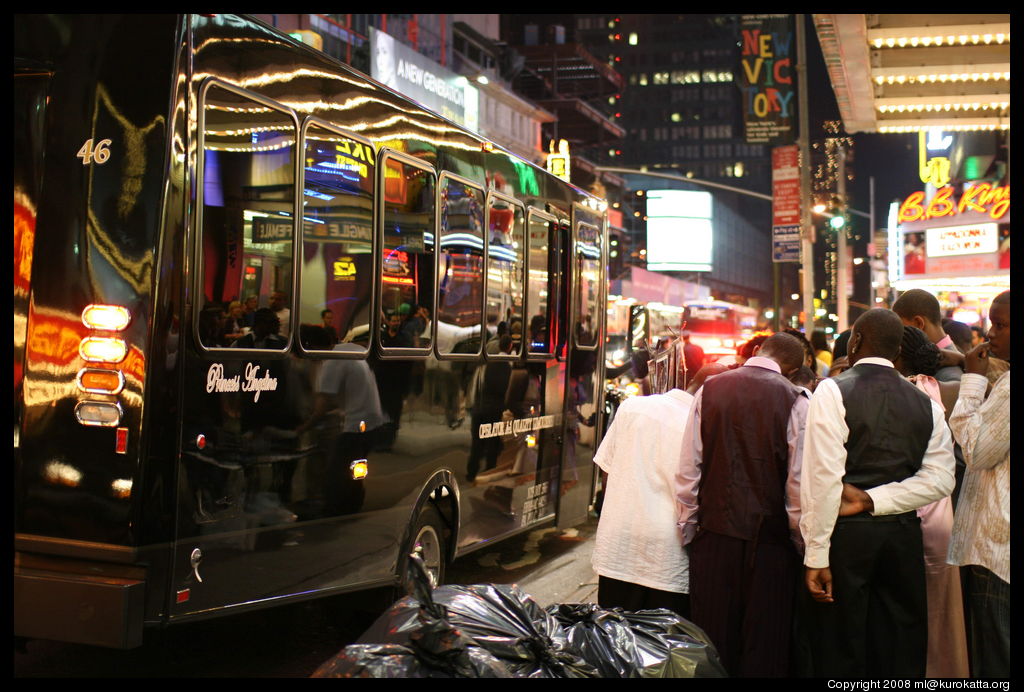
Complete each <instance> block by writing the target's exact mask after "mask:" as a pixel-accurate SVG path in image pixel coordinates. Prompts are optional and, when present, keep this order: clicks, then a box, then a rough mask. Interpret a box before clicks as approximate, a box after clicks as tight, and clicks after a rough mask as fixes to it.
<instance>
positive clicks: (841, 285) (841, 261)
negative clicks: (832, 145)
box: [836, 144, 850, 333]
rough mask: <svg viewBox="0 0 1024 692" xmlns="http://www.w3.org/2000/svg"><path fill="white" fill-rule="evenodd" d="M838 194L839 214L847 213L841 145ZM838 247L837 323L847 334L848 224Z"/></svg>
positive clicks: (843, 158)
mask: <svg viewBox="0 0 1024 692" xmlns="http://www.w3.org/2000/svg"><path fill="white" fill-rule="evenodd" d="M836 193H838V195H839V213H840V214H842V215H845V213H846V147H845V146H844V145H843V144H840V145H839V177H838V179H837V180H836ZM838 235H839V237H838V247H837V249H836V266H837V269H836V293H838V295H837V296H836V317H838V319H837V320H836V322H838V323H839V332H840V333H842V332H845V331H846V328H847V327H848V326H849V324H848V323H849V315H850V303H849V300H850V299H849V296H847V295H846V276H847V275H846V270H847V265H849V263H850V258H849V257H847V256H846V255H847V252H846V224H845V223H844V224H843V226H842V228H840V229H839V231H838Z"/></svg>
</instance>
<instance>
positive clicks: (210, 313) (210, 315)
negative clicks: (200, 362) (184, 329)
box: [199, 304, 224, 347]
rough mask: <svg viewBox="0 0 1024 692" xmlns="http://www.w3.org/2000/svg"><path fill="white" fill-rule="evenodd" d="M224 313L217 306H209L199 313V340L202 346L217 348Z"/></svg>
mask: <svg viewBox="0 0 1024 692" xmlns="http://www.w3.org/2000/svg"><path fill="white" fill-rule="evenodd" d="M223 314H224V311H223V310H222V309H221V308H220V306H219V305H216V304H211V305H207V306H206V307H205V308H203V310H202V312H200V313H199V340H200V341H201V342H202V344H203V346H206V347H210V346H219V345H220V334H221V328H222V325H223Z"/></svg>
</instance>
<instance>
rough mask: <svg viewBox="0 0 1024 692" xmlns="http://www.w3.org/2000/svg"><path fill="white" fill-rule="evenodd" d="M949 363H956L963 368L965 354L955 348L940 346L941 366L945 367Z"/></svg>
mask: <svg viewBox="0 0 1024 692" xmlns="http://www.w3.org/2000/svg"><path fill="white" fill-rule="evenodd" d="M948 365H955V366H957V367H960V368H962V367H963V366H964V354H962V353H960V351H957V350H956V349H953V348H940V349H939V367H940V368H944V367H946V366H948Z"/></svg>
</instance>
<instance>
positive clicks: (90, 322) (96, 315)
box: [82, 305, 132, 332]
mask: <svg viewBox="0 0 1024 692" xmlns="http://www.w3.org/2000/svg"><path fill="white" fill-rule="evenodd" d="M131 319H132V316H131V313H129V312H128V308H124V307H121V306H120V305H89V306H88V307H86V308H85V310H82V324H84V325H85V326H86V327H88V328H89V329H103V330H106V331H111V332H119V331H122V330H123V329H124V328H125V327H127V326H128V322H130V321H131Z"/></svg>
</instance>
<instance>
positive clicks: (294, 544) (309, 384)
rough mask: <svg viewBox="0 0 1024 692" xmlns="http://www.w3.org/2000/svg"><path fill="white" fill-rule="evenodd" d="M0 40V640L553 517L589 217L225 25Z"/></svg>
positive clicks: (441, 129)
mask: <svg viewBox="0 0 1024 692" xmlns="http://www.w3.org/2000/svg"><path fill="white" fill-rule="evenodd" d="M14 44H15V50H14V114H15V118H14V121H15V127H14V145H15V158H14V300H13V306H14V349H13V353H14V463H15V471H14V474H15V483H14V494H15V498H14V499H15V502H14V504H15V512H14V517H15V521H14V531H15V534H14V548H15V563H14V625H15V634H16V635H17V636H20V637H27V638H45V639H54V640H61V641H70V642H81V643H88V644H95V645H101V646H109V647H122V648H128V647H133V646H137V645H139V644H140V643H141V640H142V633H143V631H144V630H146V629H147V628H150V627H160V626H165V625H169V624H173V623H177V622H187V621H192V620H195V619H199V618H206V617H213V616H220V615H226V614H230V613H236V612H243V611H248V610H252V609H257V608H265V607H268V606H273V605H277V604H283V603H288V602H294V601H299V600H303V599H311V598H316V597H319V596H326V595H333V594H340V593H344V592H351V591H360V590H365V589H371V588H377V587H387V586H389V585H390V586H393V585H396V584H397V583H398V582H399V581H400V579H399V576H398V575H400V574H402V571H403V570H402V566H403V560H404V559H405V557H404V556H407V555H409V554H410V553H414V552H415V553H418V554H420V555H421V556H422V557H423V558H424V561H425V563H426V564H427V565H428V567H429V568H430V571H431V574H432V576H433V578H435V579H437V580H439V581H440V580H442V579H443V577H444V569H445V565H446V563H448V562H449V561H450V560H452V559H454V558H455V557H458V556H461V555H464V554H466V553H468V552H471V551H473V550H476V549H479V548H481V547H483V546H485V545H490V544H492V543H493V542H494V541H496V540H499V539H502V538H505V537H508V536H511V535H513V534H516V533H519V532H522V531H526V530H529V529H531V528H536V527H537V526H539V525H543V524H557V525H558V526H569V525H572V524H575V523H579V522H580V521H582V520H584V519H585V517H586V515H587V512H588V509H589V508H590V506H591V505H592V502H593V498H594V493H595V478H594V475H595V474H594V471H593V469H594V467H593V463H592V458H593V454H594V451H595V448H596V445H597V444H598V442H599V436H600V432H599V431H600V430H601V429H602V422H603V421H602V415H603V407H602V401H601V397H602V396H603V388H602V386H601V377H602V372H601V368H602V367H603V363H604V356H603V353H602V352H601V351H602V348H603V343H604V338H603V332H604V327H603V325H604V313H605V310H604V305H605V300H606V283H607V282H606V279H607V273H606V257H607V222H606V217H605V213H604V212H603V211H602V209H603V206H602V205H601V203H600V202H601V201H600V200H598V199H596V198H594V197H592V196H591V195H589V194H587V193H586V192H583V191H581V190H579V189H578V188H576V187H573V186H572V185H570V184H567V183H565V182H564V181H562V180H560V179H558V178H556V177H553V176H552V175H550V174H548V173H547V172H546V171H544V170H542V169H541V168H538V167H536V166H534V165H532V164H531V163H528V162H526V161H524V160H521V159H520V158H518V157H516V156H514V155H512V154H510V153H508V152H507V151H505V150H504V149H502V148H501V147H500V146H498V145H496V144H494V143H492V142H489V141H487V140H485V139H483V138H482V137H480V136H479V135H476V134H474V133H472V132H470V131H467V130H466V129H463V128H461V127H459V126H458V125H455V124H453V123H452V122H450V121H448V120H446V119H444V118H441V117H439V116H438V115H435V114H434V113H432V112H429V111H428V110H426V109H424V108H423V107H422V106H420V105H418V104H417V103H415V102H413V101H411V100H409V99H407V98H405V97H403V96H402V95H401V94H399V93H397V92H395V91H393V90H391V89H388V88H387V87H384V86H382V85H380V84H378V83H376V82H374V81H373V80H371V79H370V78H368V77H366V76H365V75H363V74H361V73H359V72H357V71H354V70H352V69H351V68H349V67H347V66H345V65H343V64H341V63H339V62H337V61H334V60H333V59H331V58H330V57H328V56H326V55H324V54H322V53H319V52H317V51H315V50H313V49H311V48H309V47H307V46H304V45H302V44H301V43H299V42H297V41H295V40H293V39H292V38H290V37H288V36H286V35H283V34H281V33H279V32H277V31H276V30H274V29H272V28H270V27H268V26H266V25H264V24H261V23H259V22H257V21H253V20H250V19H247V18H244V17H239V16H232V15H182V16H174V15H169V16H161V15H154V14H137V15H120V16H119V15H67V16H61V15H21V16H16V17H15V25H14Z"/></svg>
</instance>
